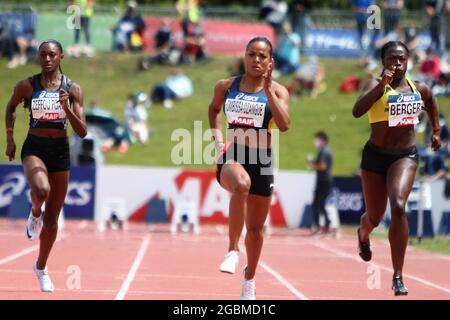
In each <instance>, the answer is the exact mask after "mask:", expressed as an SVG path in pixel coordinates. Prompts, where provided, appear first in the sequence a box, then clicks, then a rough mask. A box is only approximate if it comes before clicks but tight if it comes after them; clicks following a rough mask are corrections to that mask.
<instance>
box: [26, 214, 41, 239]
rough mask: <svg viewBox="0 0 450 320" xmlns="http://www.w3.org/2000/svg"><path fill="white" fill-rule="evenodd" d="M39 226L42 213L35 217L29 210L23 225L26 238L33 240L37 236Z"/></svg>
mask: <svg viewBox="0 0 450 320" xmlns="http://www.w3.org/2000/svg"><path fill="white" fill-rule="evenodd" d="M32 210H33V209H32ZM41 228H42V213H41V215H40V216H39V218H35V217H34V216H33V213H32V212H31V211H30V215H29V216H28V220H27V224H26V225H25V233H26V235H27V239H28V240H35V239H36V238H37V237H38V236H39V233H40V232H41Z"/></svg>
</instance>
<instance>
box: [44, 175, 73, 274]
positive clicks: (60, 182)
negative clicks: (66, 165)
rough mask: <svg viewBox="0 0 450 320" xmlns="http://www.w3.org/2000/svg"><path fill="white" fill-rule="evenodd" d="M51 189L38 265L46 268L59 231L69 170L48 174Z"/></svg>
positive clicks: (46, 207) (47, 202) (46, 205)
mask: <svg viewBox="0 0 450 320" xmlns="http://www.w3.org/2000/svg"><path fill="white" fill-rule="evenodd" d="M48 179H49V182H50V186H51V191H50V194H49V196H48V199H47V201H46V203H45V214H44V224H43V227H42V231H41V236H40V241H41V245H40V248H39V258H38V260H37V263H36V266H37V268H38V269H41V270H42V269H44V268H45V266H46V265H47V259H48V256H49V254H50V251H51V249H52V247H53V243H55V240H56V235H57V233H58V217H59V213H60V212H61V208H62V207H63V204H64V199H65V198H66V194H67V186H68V181H69V171H62V172H54V173H49V174H48Z"/></svg>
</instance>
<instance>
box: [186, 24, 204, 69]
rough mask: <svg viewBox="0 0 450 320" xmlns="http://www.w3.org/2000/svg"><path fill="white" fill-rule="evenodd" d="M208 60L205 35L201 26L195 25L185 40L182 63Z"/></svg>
mask: <svg viewBox="0 0 450 320" xmlns="http://www.w3.org/2000/svg"><path fill="white" fill-rule="evenodd" d="M207 59H208V56H207V54H206V37H205V34H204V33H203V30H202V28H201V26H200V24H193V25H191V30H190V31H189V33H188V35H187V37H186V39H185V44H184V49H183V57H182V62H184V63H193V62H196V61H205V60H207Z"/></svg>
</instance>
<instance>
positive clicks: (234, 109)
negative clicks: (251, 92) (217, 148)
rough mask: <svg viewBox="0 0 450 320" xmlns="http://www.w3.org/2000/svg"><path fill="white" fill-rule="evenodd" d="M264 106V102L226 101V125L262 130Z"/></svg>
mask: <svg viewBox="0 0 450 320" xmlns="http://www.w3.org/2000/svg"><path fill="white" fill-rule="evenodd" d="M265 107H266V104H265V103H264V102H255V101H245V100H240V99H227V100H226V101H225V114H226V115H227V120H228V123H229V124H231V125H236V126H248V127H256V128H262V126H263V123H264V113H265Z"/></svg>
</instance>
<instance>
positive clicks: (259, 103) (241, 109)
mask: <svg viewBox="0 0 450 320" xmlns="http://www.w3.org/2000/svg"><path fill="white" fill-rule="evenodd" d="M241 79H242V76H239V77H236V78H235V79H234V80H233V83H232V84H231V86H230V88H229V89H228V91H227V93H226V94H225V103H224V105H223V111H224V113H225V115H226V116H227V122H228V129H234V128H253V129H256V130H260V129H266V130H268V132H269V133H270V131H271V130H272V129H273V128H274V127H275V126H276V125H275V121H274V120H273V118H272V112H271V111H270V106H269V102H268V101H267V96H266V94H265V92H264V90H261V91H258V92H255V93H247V92H242V91H240V90H239V84H240V83H241Z"/></svg>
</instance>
